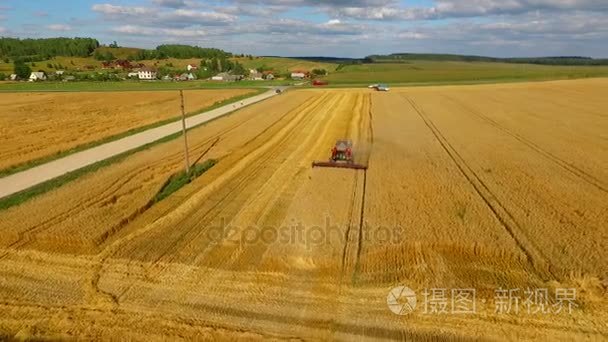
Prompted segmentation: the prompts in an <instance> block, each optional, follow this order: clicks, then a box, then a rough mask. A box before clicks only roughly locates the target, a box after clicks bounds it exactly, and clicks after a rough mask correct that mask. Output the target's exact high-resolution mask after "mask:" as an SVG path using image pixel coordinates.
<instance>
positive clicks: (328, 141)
mask: <svg viewBox="0 0 608 342" xmlns="http://www.w3.org/2000/svg"><path fill="white" fill-rule="evenodd" d="M606 90H608V80H605V79H597V80H584V81H559V82H545V83H531V84H509V85H486V86H453V87H425V88H397V89H394V90H393V91H391V92H390V93H376V92H372V91H371V90H368V89H335V90H316V89H310V90H294V91H289V92H287V93H286V94H283V95H281V96H278V97H275V98H272V99H270V100H268V101H265V102H263V103H259V104H256V105H253V106H251V107H248V108H245V109H242V110H239V111H238V112H236V113H235V114H234V115H231V116H227V117H224V118H222V119H220V120H216V121H213V122H211V123H209V124H207V125H205V126H203V127H199V128H196V129H193V130H191V131H190V132H189V139H190V140H191V143H192V155H193V156H194V157H195V158H197V159H200V160H206V159H210V158H213V159H217V160H218V163H217V164H216V165H215V166H214V167H213V168H211V169H210V170H209V171H207V172H206V173H204V174H203V175H202V176H201V177H199V178H197V179H195V180H194V181H193V182H192V183H190V184H188V185H187V186H185V187H184V188H182V189H180V190H179V191H178V192H176V193H174V194H173V195H171V196H170V197H168V198H167V199H165V200H163V201H161V202H158V203H153V202H151V201H152V199H153V198H154V195H155V194H156V193H157V192H158V191H159V189H160V187H161V186H162V184H163V183H164V182H165V181H166V180H167V178H168V177H170V176H171V175H172V174H174V173H175V172H178V171H179V170H180V168H181V167H182V162H183V161H182V155H181V146H182V145H181V141H177V140H176V141H172V142H168V143H164V144H161V145H157V146H154V147H152V148H150V149H148V150H145V151H142V152H139V153H137V154H134V155H132V156H129V157H128V158H125V159H124V160H122V161H120V162H118V163H116V164H113V165H111V166H108V167H105V168H102V169H100V170H98V171H96V172H94V173H91V174H88V175H85V176H83V177H81V178H79V179H78V180H76V181H74V182H72V183H69V184H67V185H65V186H63V187H61V188H58V189H56V190H54V191H52V192H49V193H46V194H44V195H41V196H39V197H36V198H34V199H32V200H30V201H28V202H25V203H23V204H21V205H19V206H16V207H12V208H10V209H8V210H5V211H2V212H0V228H1V229H2V231H3V234H2V235H1V236H0V275H1V276H0V307H1V309H0V336H2V334H4V335H6V336H17V337H23V338H70V337H81V338H82V337H84V338H87V339H111V338H118V337H120V338H130V339H137V340H163V339H185V340H190V339H242V340H262V339H304V340H328V339H343V340H351V339H364V340H377V339H392V340H403V339H478V338H485V339H505V338H507V339H518V340H538V339H545V340H573V339H589V340H602V339H605V338H607V337H608V326H606V324H605V322H606V321H607V319H608V297H607V287H608V268H607V264H606V262H605V260H608V230H607V229H606V222H608V210H607V208H608V207H607V206H606V203H608V136H606V132H608V120H607V117H606V111H605V109H606V108H608V102H607V100H606V98H605V96H604V95H603V94H605V92H606ZM343 138H347V139H351V140H352V141H353V143H354V151H355V159H356V161H357V162H358V163H363V164H366V165H368V170H367V171H362V170H360V171H354V170H344V169H318V168H314V169H313V168H311V162H312V161H313V160H326V159H327V158H328V156H329V153H330V149H331V147H332V145H333V143H334V142H335V141H336V140H338V139H343ZM85 189H86V190H85ZM399 285H405V286H408V287H409V288H411V289H412V290H414V291H415V292H416V295H417V296H416V297H417V299H418V306H417V307H416V309H415V310H414V311H413V312H412V313H410V314H408V315H403V316H401V315H396V314H394V313H393V312H391V311H390V310H389V307H388V306H387V295H388V293H389V291H390V290H391V289H392V288H394V287H395V286H399ZM563 288H567V289H574V290H576V294H577V296H576V300H575V301H574V302H573V307H572V310H571V311H570V312H559V313H543V312H532V313H526V312H524V310H523V309H522V310H521V311H519V312H508V313H499V312H497V310H496V306H495V304H496V303H495V302H496V290H497V289H520V290H522V291H524V290H525V289H547V291H548V293H549V294H550V295H551V296H554V295H556V294H557V293H558V292H559V290H560V289H563ZM428 289H475V291H476V304H477V306H476V311H475V312H474V313H466V314H454V313H444V314H436V313H435V314H434V313H432V312H431V313H428V312H426V310H425V309H426V306H425V305H423V300H424V299H425V297H424V296H423V293H425V291H427V290H428ZM523 301H524V299H523V298H522V303H521V304H522V305H523ZM548 303H549V304H550V305H552V306H555V305H556V304H557V302H556V301H555V300H549V301H548ZM425 304H426V302H425Z"/></svg>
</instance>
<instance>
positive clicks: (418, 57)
mask: <svg viewBox="0 0 608 342" xmlns="http://www.w3.org/2000/svg"><path fill="white" fill-rule="evenodd" d="M363 61H364V62H367V63H387V62H388V63H396V62H407V61H446V62H447V61H451V62H488V63H521V64H541V65H608V59H593V58H591V57H581V56H556V57H521V58H496V57H484V56H475V55H453V54H424V53H393V54H390V55H370V56H367V57H365V58H364V59H363Z"/></svg>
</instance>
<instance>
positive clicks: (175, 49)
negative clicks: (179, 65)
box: [128, 44, 232, 61]
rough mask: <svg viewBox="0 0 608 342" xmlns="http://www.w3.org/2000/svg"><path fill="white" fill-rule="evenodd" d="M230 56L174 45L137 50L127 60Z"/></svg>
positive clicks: (217, 51) (229, 54)
mask: <svg viewBox="0 0 608 342" xmlns="http://www.w3.org/2000/svg"><path fill="white" fill-rule="evenodd" d="M230 56H232V54H231V53H229V52H226V51H223V50H220V49H215V48H202V47H199V46H190V45H178V44H174V45H160V46H158V47H156V49H154V50H139V51H138V52H137V53H136V54H135V55H131V56H129V58H128V59H130V60H135V61H140V60H150V59H166V58H177V59H188V58H227V57H230Z"/></svg>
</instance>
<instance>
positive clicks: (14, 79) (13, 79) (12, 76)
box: [9, 74, 19, 81]
mask: <svg viewBox="0 0 608 342" xmlns="http://www.w3.org/2000/svg"><path fill="white" fill-rule="evenodd" d="M9 79H10V80H11V81H16V80H18V79H19V77H18V76H17V74H11V77H10V78H9Z"/></svg>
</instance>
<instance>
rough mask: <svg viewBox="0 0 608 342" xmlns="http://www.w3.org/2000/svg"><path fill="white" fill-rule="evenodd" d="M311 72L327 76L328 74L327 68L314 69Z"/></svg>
mask: <svg viewBox="0 0 608 342" xmlns="http://www.w3.org/2000/svg"><path fill="white" fill-rule="evenodd" d="M311 73H312V74H313V75H315V76H325V75H327V70H325V69H312V71H311Z"/></svg>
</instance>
